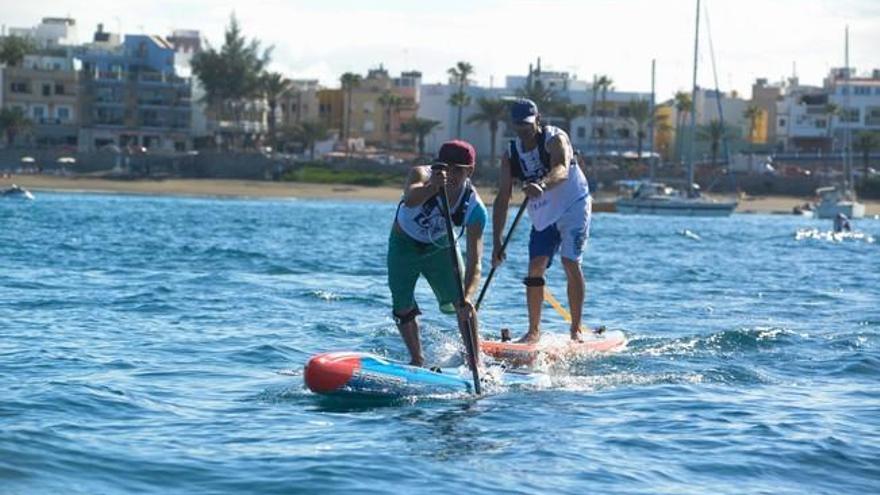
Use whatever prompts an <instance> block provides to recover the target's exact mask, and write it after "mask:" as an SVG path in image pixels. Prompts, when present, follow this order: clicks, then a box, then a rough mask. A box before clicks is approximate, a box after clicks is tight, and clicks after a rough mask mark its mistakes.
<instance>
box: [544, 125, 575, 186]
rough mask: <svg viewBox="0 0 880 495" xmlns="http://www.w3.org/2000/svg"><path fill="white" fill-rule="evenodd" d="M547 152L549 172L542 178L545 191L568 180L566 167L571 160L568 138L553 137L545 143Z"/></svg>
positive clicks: (562, 135)
mask: <svg viewBox="0 0 880 495" xmlns="http://www.w3.org/2000/svg"><path fill="white" fill-rule="evenodd" d="M547 151H549V152H550V171H549V172H548V173H547V175H546V176H545V177H544V184H545V187H544V189H545V190H546V189H552V188H553V187H554V186H556V185H557V184H560V183H562V182H565V181H566V180H568V167H569V166H570V164H571V159H572V154H571V146H569V145H568V136H566V135H565V134H557V135H555V136H553V138H552V139H551V140H550V142H549V143H547Z"/></svg>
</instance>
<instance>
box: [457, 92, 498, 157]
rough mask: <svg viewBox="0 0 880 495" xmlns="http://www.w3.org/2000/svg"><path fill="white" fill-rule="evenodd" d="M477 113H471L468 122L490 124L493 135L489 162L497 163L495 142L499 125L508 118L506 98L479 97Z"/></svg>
mask: <svg viewBox="0 0 880 495" xmlns="http://www.w3.org/2000/svg"><path fill="white" fill-rule="evenodd" d="M477 107H479V109H478V110H477V113H475V114H473V115H471V116H470V117H469V118H468V119H467V123H468V124H486V125H488V126H489V135H490V136H491V140H490V145H489V150H490V151H489V163H490V164H491V165H492V166H494V165H495V144H496V141H497V140H496V137H497V136H498V125H499V124H500V123H501V122H504V121H505V120H507V112H508V110H507V109H508V106H507V102H506V101H504V100H499V99H497V98H491V99H490V98H483V97H480V98H478V99H477Z"/></svg>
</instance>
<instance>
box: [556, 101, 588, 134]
mask: <svg viewBox="0 0 880 495" xmlns="http://www.w3.org/2000/svg"><path fill="white" fill-rule="evenodd" d="M551 108H552V110H553V116H554V117H556V118H558V119H559V120H560V121H562V128H563V130H565V132H567V133H568V137H569V138H571V137H572V135H571V125H572V122H573V121H574V119H576V118H578V117H581V116H584V115H586V114H587V106H586V105H579V104H577V103H571V102H569V101H558V102H556V103H554V104H553V105H551Z"/></svg>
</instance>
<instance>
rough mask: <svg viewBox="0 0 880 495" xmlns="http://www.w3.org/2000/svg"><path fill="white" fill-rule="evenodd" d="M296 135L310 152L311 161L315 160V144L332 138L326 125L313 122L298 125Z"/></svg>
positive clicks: (308, 121)
mask: <svg viewBox="0 0 880 495" xmlns="http://www.w3.org/2000/svg"><path fill="white" fill-rule="evenodd" d="M295 134H296V136H297V138H298V139H299V141H300V142H301V143H302V144H303V147H305V148H306V149H308V150H309V160H314V159H315V143H317V142H318V141H326V140H327V139H328V138H329V137H330V133H329V132H328V130H327V125H326V124H324V123H323V122H320V121H311V120H307V121H305V122H303V123H301V124H299V125H297V126H296V131H295Z"/></svg>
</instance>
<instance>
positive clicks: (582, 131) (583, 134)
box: [577, 126, 587, 138]
mask: <svg viewBox="0 0 880 495" xmlns="http://www.w3.org/2000/svg"><path fill="white" fill-rule="evenodd" d="M577 137H579V138H585V137H587V129H586V128H585V127H584V126H580V127H578V128H577Z"/></svg>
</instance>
